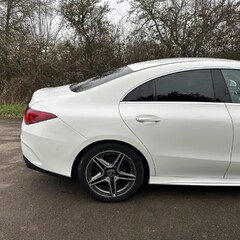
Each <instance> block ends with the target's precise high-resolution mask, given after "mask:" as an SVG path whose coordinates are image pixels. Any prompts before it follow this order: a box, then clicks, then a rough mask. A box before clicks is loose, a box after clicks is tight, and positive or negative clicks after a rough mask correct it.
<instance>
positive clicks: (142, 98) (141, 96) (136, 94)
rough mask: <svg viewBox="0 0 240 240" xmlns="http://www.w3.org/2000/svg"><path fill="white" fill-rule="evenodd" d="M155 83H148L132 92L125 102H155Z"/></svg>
mask: <svg viewBox="0 0 240 240" xmlns="http://www.w3.org/2000/svg"><path fill="white" fill-rule="evenodd" d="M153 87H154V86H153V81H149V82H146V83H144V84H142V85H140V86H139V87H137V88H135V89H134V90H133V91H131V92H130V93H129V94H128V95H127V96H126V97H125V98H124V99H123V101H139V102H148V101H153V99H154V97H153V96H154V94H153V92H154V91H153Z"/></svg>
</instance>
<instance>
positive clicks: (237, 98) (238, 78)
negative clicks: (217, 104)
mask: <svg viewBox="0 0 240 240" xmlns="http://www.w3.org/2000/svg"><path fill="white" fill-rule="evenodd" d="M221 71H222V74H223V77H224V80H225V82H226V85H227V88H228V91H229V93H230V96H231V99H232V102H233V103H240V70H232V69H229V70H228V69H224V70H221Z"/></svg>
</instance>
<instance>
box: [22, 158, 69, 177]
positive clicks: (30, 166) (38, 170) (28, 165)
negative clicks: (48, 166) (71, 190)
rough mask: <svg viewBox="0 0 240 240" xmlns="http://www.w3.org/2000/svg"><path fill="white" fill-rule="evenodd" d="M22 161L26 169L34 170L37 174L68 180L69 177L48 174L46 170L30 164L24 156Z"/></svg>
mask: <svg viewBox="0 0 240 240" xmlns="http://www.w3.org/2000/svg"><path fill="white" fill-rule="evenodd" d="M23 160H24V162H25V164H26V166H27V167H28V168H30V169H32V170H35V171H37V172H41V173H45V174H47V175H50V176H55V177H63V178H69V177H66V176H63V175H60V174H57V173H53V172H50V171H47V170H44V169H42V168H39V167H37V166H36V165H34V164H32V163H31V162H30V161H29V160H28V159H27V158H26V157H25V156H24V155H23Z"/></svg>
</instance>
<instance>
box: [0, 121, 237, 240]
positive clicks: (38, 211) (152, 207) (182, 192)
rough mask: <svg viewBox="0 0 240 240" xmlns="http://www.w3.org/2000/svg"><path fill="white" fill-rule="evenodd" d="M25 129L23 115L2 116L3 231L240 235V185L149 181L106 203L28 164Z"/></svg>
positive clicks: (2, 234)
mask: <svg viewBox="0 0 240 240" xmlns="http://www.w3.org/2000/svg"><path fill="white" fill-rule="evenodd" d="M19 135H20V121H19V120H11V121H7V120H0V239H3V240H6V239H7V240H8V239H11V240H12V239H17V240H25V239H29V240H34V239H44V240H46V239H51V240H54V239H58V240H60V239H82V240H88V239H91V240H93V239H96V240H99V239H100V240H101V239H104V240H107V239H111V240H115V239H116V240H118V239H121V240H128V239H131V240H132V239H133V240H135V239H138V240H141V239H163V240H166V239H181V240H187V239H217V240H220V239H224V240H225V239H231V240H232V239H240V188H237V187H228V188H226V187H180V186H176V187H175V186H146V187H144V188H142V189H141V190H140V192H139V193H138V194H137V195H136V196H135V197H133V198H132V199H130V200H128V201H126V202H122V203H115V204H107V203H100V202H97V201H95V200H93V199H92V198H90V197H89V196H88V195H87V194H85V193H84V192H83V191H82V189H81V188H80V187H79V186H78V184H77V182H72V181H70V180H68V179H65V178H58V177H52V176H48V175H44V174H42V173H38V172H35V171H33V170H30V169H27V168H26V167H25V164H24V162H23V160H22V155H21V150H20V143H19V141H20V137H19Z"/></svg>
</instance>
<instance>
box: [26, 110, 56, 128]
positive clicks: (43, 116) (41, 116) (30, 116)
mask: <svg viewBox="0 0 240 240" xmlns="http://www.w3.org/2000/svg"><path fill="white" fill-rule="evenodd" d="M53 118H57V116H56V115H54V114H52V113H48V112H42V111H37V110H34V109H31V108H29V107H27V109H26V111H25V114H24V121H25V123H26V124H28V125H29V124H33V123H38V122H42V121H46V120H49V119H53Z"/></svg>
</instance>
